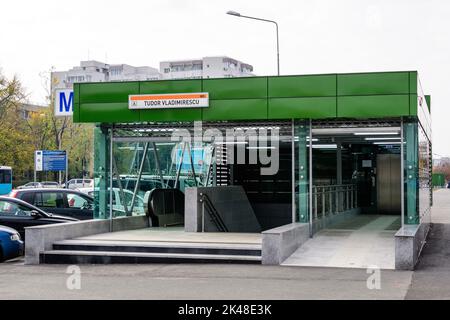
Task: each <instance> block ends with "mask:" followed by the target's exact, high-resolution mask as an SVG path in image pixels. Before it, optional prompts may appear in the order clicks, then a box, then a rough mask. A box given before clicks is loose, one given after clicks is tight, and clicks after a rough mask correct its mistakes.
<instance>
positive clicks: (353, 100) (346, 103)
mask: <svg viewBox="0 0 450 320" xmlns="http://www.w3.org/2000/svg"><path fill="white" fill-rule="evenodd" d="M409 103H410V101H409V95H407V94H402V95H372V96H345V97H338V98H337V117H338V118H339V117H344V118H382V117H399V116H405V115H409Z"/></svg>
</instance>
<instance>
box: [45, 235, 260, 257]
mask: <svg viewBox="0 0 450 320" xmlns="http://www.w3.org/2000/svg"><path fill="white" fill-rule="evenodd" d="M53 249H54V250H59V251H92V252H97V251H106V252H130V253H174V254H209V255H227V256H228V255H237V256H256V257H260V256H261V245H259V244H242V243H204V242H175V241H174V242H159V241H158V242H142V241H141V242H139V241H107V240H106V241H105V240H76V239H75V240H64V241H58V242H55V243H54V244H53Z"/></svg>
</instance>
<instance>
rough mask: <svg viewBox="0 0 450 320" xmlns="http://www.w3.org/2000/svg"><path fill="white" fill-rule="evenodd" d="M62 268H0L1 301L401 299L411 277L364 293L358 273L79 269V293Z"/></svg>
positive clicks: (385, 280) (391, 277)
mask: <svg viewBox="0 0 450 320" xmlns="http://www.w3.org/2000/svg"><path fill="white" fill-rule="evenodd" d="M66 271H67V266H62V265H57V266H55V265H47V266H42V265H41V266H26V265H23V263H22V262H20V261H19V262H9V263H6V264H4V265H2V266H1V267H0V272H1V273H0V297H1V298H2V299H283V300H289V299H403V298H404V297H405V295H406V293H407V289H408V287H409V285H410V282H411V275H412V272H395V271H381V289H380V290H378V289H372V290H370V289H368V288H367V284H366V282H367V278H368V277H369V276H370V274H367V273H366V270H362V269H339V268H300V267H280V266H262V265H257V266H255V265H233V264H217V265H216V264H214V265H205V264H203V265H197V264H171V265H167V264H161V265H156V264H152V265H85V266H81V278H80V279H81V288H80V289H79V290H77V289H73V290H70V289H68V288H67V286H66V282H67V281H68V277H69V274H66Z"/></svg>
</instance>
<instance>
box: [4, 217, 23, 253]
mask: <svg viewBox="0 0 450 320" xmlns="http://www.w3.org/2000/svg"><path fill="white" fill-rule="evenodd" d="M21 255H23V241H22V240H21V239H20V234H19V233H18V232H17V231H16V230H14V229H12V228H9V227H5V226H0V262H3V261H5V260H9V259H13V258H16V257H19V256H21Z"/></svg>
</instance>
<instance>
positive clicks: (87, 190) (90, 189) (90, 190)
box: [75, 187, 94, 197]
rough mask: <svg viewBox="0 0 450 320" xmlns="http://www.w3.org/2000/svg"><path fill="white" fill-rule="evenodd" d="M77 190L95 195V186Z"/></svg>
mask: <svg viewBox="0 0 450 320" xmlns="http://www.w3.org/2000/svg"><path fill="white" fill-rule="evenodd" d="M75 190H77V191H80V192H82V193H84V194H87V195H88V196H91V197H94V187H86V188H77V189H75Z"/></svg>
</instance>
